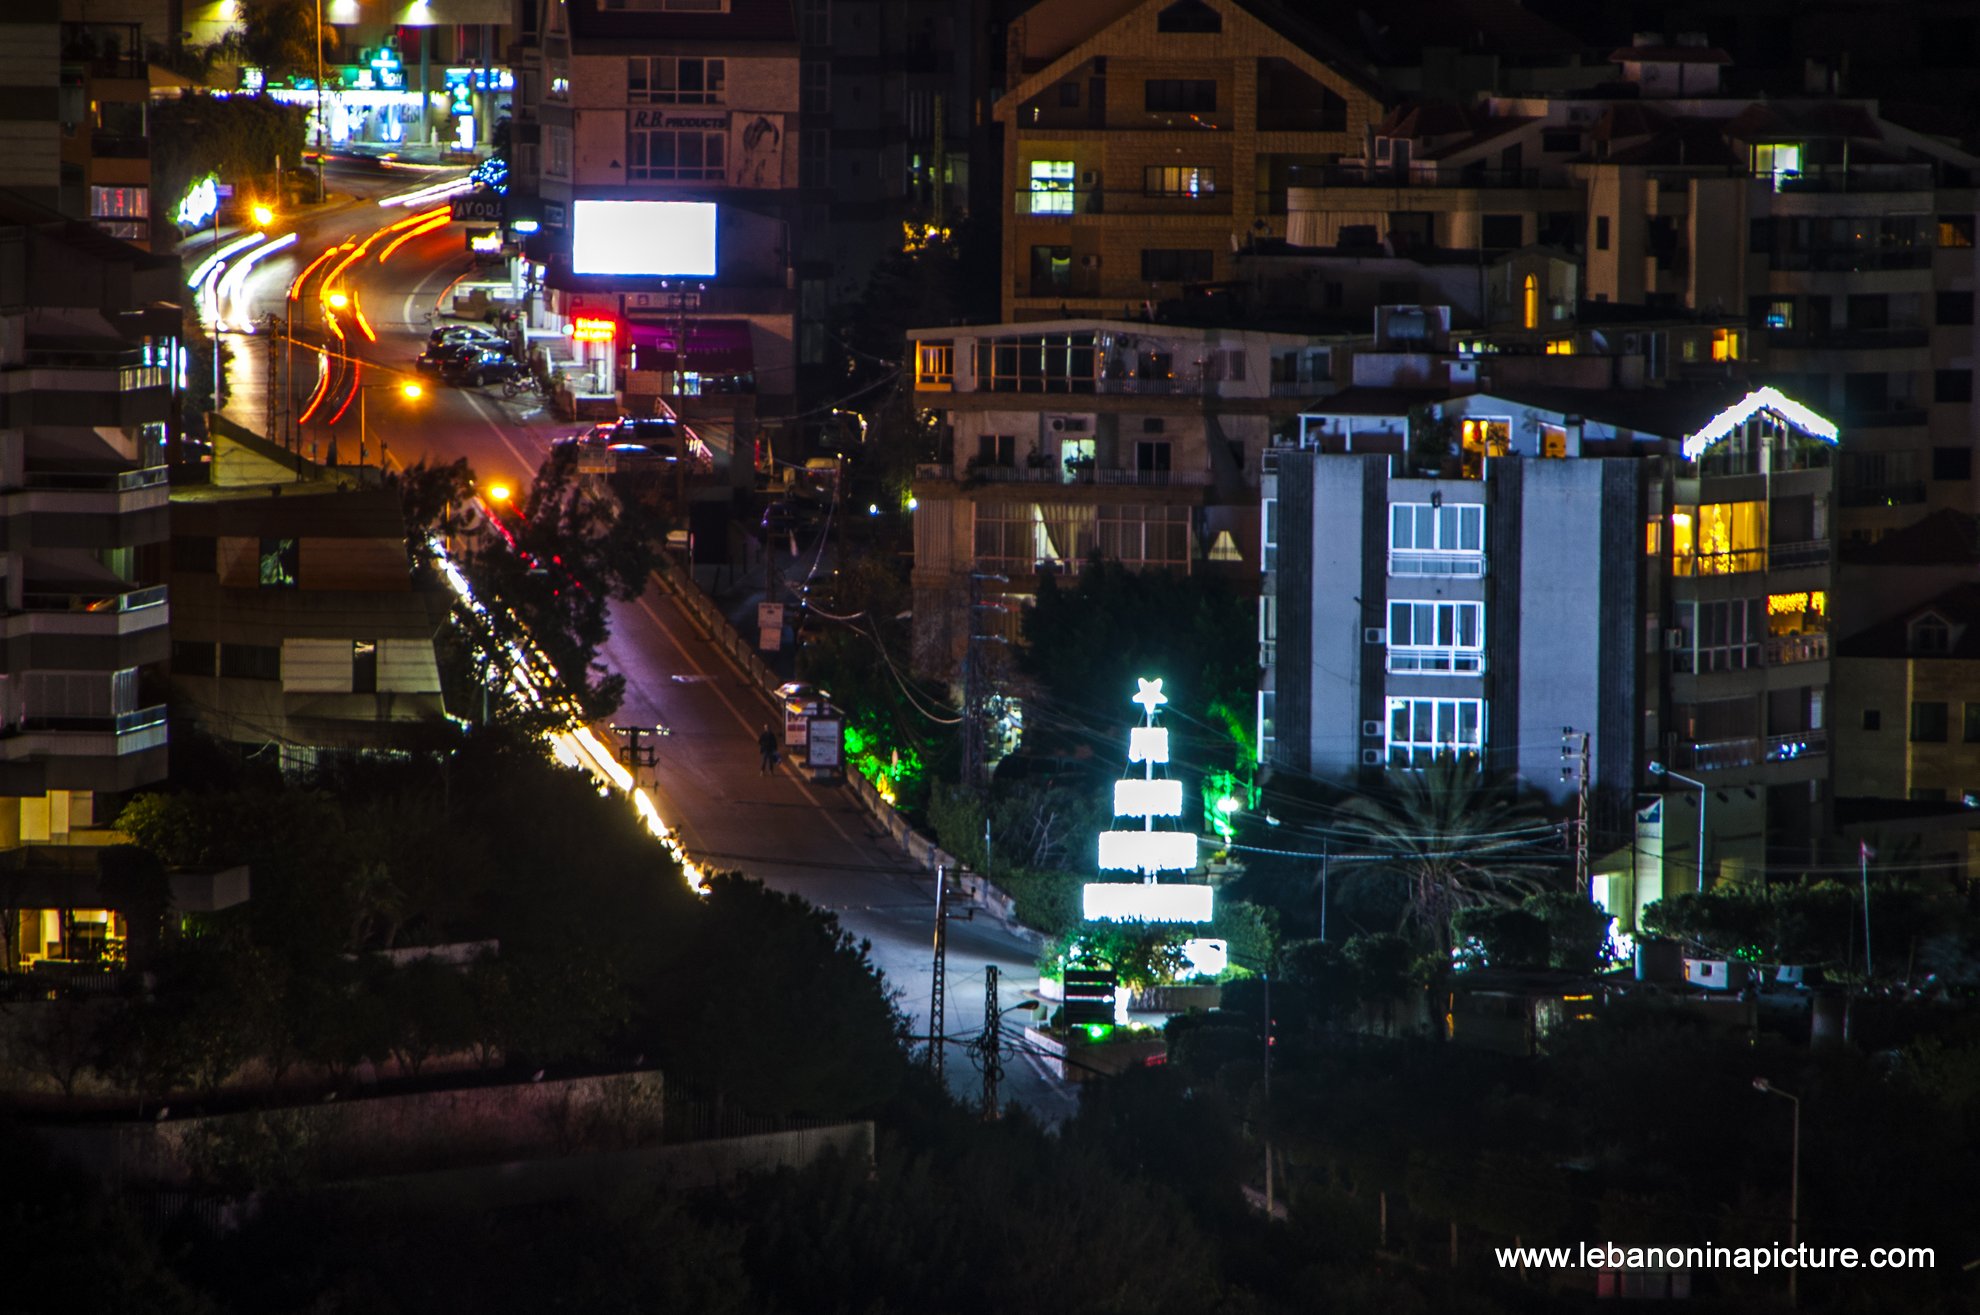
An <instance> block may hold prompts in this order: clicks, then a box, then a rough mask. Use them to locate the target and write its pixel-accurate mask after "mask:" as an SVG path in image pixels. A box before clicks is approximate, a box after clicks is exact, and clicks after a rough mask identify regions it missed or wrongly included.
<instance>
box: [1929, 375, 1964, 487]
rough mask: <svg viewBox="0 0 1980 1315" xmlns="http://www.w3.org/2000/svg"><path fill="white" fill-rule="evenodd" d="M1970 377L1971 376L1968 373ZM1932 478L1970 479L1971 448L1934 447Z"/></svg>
mask: <svg viewBox="0 0 1980 1315" xmlns="http://www.w3.org/2000/svg"><path fill="white" fill-rule="evenodd" d="M1967 378H1969V379H1971V378H1972V376H1971V375H1968V376H1967ZM1932 478H1933V479H1972V478H1973V449H1972V448H1970V447H1935V448H1933V449H1932Z"/></svg>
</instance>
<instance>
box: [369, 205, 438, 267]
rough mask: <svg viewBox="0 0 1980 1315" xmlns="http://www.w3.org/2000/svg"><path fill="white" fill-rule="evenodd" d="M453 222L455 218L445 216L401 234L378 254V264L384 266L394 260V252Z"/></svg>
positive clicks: (430, 220)
mask: <svg viewBox="0 0 1980 1315" xmlns="http://www.w3.org/2000/svg"><path fill="white" fill-rule="evenodd" d="M453 222H454V221H453V217H452V216H451V215H444V214H443V215H440V216H438V217H436V218H433V219H429V220H427V222H425V223H424V224H421V225H420V226H419V227H418V228H415V229H411V230H409V231H407V232H404V233H401V234H399V235H398V236H397V237H395V238H393V239H392V241H391V243H390V245H388V246H387V247H386V248H385V249H384V250H383V251H381V252H379V253H378V263H379V264H381V265H382V264H384V263H385V262H386V261H388V260H390V259H391V258H392V253H393V252H394V251H397V250H398V249H399V248H400V247H402V246H404V245H405V244H406V243H408V242H410V241H412V240H413V239H414V238H416V237H420V236H422V235H424V234H427V233H431V232H433V231H434V230H436V229H440V228H445V227H446V226H447V225H448V224H451V223H453Z"/></svg>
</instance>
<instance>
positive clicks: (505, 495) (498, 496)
mask: <svg viewBox="0 0 1980 1315" xmlns="http://www.w3.org/2000/svg"><path fill="white" fill-rule="evenodd" d="M509 493H510V489H509V486H508V485H507V484H490V485H489V486H488V496H489V497H490V498H492V499H494V500H495V501H496V502H507V501H508V500H509Z"/></svg>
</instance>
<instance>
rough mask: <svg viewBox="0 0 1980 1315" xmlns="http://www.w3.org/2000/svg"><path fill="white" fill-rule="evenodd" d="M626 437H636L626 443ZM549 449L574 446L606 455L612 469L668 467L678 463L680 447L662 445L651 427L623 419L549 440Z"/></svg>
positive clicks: (670, 444) (667, 443)
mask: <svg viewBox="0 0 1980 1315" xmlns="http://www.w3.org/2000/svg"><path fill="white" fill-rule="evenodd" d="M627 435H636V436H637V438H636V440H635V441H628V440H627ZM550 447H551V450H552V451H557V450H560V449H564V448H572V447H575V448H578V449H580V450H581V451H583V452H585V453H589V454H594V455H595V454H599V453H603V454H607V455H609V457H610V458H611V463H612V467H613V469H615V470H638V469H642V468H651V467H659V466H671V465H673V464H674V463H675V462H676V461H679V460H680V448H679V447H678V446H676V445H675V444H674V443H671V442H662V441H661V439H660V437H659V434H658V433H656V432H655V431H654V430H653V429H652V428H650V427H649V428H646V429H641V428H639V427H637V426H636V425H632V424H631V423H630V422H628V421H624V420H608V421H605V422H604V423H602V424H596V425H588V426H586V427H585V428H583V429H580V430H578V431H577V432H576V433H575V434H566V435H565V436H564V437H562V438H556V439H552V440H551V441H550Z"/></svg>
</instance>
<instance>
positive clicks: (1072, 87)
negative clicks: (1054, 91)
mask: <svg viewBox="0 0 1980 1315" xmlns="http://www.w3.org/2000/svg"><path fill="white" fill-rule="evenodd" d="M1059 104H1060V105H1061V106H1063V107H1064V108H1066V109H1076V108H1078V106H1079V83H1078V82H1076V81H1073V80H1071V79H1067V80H1066V81H1064V82H1061V83H1060V84H1059Z"/></svg>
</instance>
